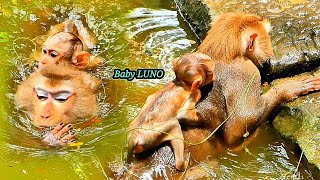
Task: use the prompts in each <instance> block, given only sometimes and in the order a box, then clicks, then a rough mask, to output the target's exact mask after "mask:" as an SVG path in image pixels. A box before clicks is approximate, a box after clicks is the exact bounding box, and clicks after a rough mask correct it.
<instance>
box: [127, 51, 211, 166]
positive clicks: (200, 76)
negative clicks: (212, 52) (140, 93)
mask: <svg viewBox="0 0 320 180" xmlns="http://www.w3.org/2000/svg"><path fill="white" fill-rule="evenodd" d="M173 67H174V71H175V73H176V79H175V80H173V81H171V82H169V83H168V84H166V85H165V86H164V87H163V88H162V89H160V90H159V91H157V92H156V93H154V94H152V95H150V96H149V97H148V98H147V101H146V103H145V104H144V106H143V107H142V109H141V111H140V113H139V115H138V116H137V117H136V118H135V119H134V120H133V121H132V122H131V124H130V127H129V129H130V131H129V136H128V142H129V143H128V144H129V147H128V149H129V150H128V159H131V158H132V156H133V154H139V153H142V152H144V151H146V150H150V149H152V148H156V147H157V146H159V145H160V144H162V143H163V142H166V141H170V143H171V145H172V148H173V151H174V154H175V161H176V162H175V165H176V168H177V169H178V170H183V169H184V168H185V161H184V155H183V151H184V141H183V135H182V132H181V127H180V124H179V121H178V120H177V118H176V116H177V114H178V112H179V111H182V112H193V111H191V110H189V109H194V108H195V104H196V103H197V102H198V101H199V99H200V97H201V92H200V90H199V88H200V87H202V86H204V85H206V84H209V83H212V82H213V81H214V80H215V73H214V71H213V69H214V62H213V60H211V58H210V57H208V56H206V55H204V54H200V53H191V54H187V55H184V56H182V57H181V58H177V59H175V60H174V61H173ZM186 109H187V110H188V111H186ZM180 116H181V117H180V119H184V118H185V116H188V117H189V116H191V117H192V116H194V114H186V113H182V114H181V115H180Z"/></svg>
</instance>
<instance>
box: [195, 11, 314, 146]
mask: <svg viewBox="0 0 320 180" xmlns="http://www.w3.org/2000/svg"><path fill="white" fill-rule="evenodd" d="M270 27H271V25H270V22H269V21H268V20H267V19H264V18H262V17H260V16H257V15H253V14H246V13H242V12H232V13H225V14H222V15H220V16H219V17H217V18H216V19H215V21H214V22H213V24H212V28H211V29H210V31H209V32H208V35H207V37H206V38H205V39H204V41H203V42H202V43H201V45H200V46H199V49H198V52H201V53H204V54H207V55H209V56H210V57H211V58H212V59H215V60H216V61H217V65H216V72H217V81H218V82H219V83H220V84H221V86H222V91H223V94H224V96H225V98H226V110H227V115H228V116H230V119H229V120H228V121H227V122H226V123H225V125H224V127H223V131H224V133H223V134H224V139H225V141H226V142H227V144H229V145H234V144H236V143H237V142H240V140H241V139H242V137H243V135H244V134H246V133H248V132H252V131H254V130H255V129H256V128H257V127H258V126H259V125H260V124H261V123H263V122H265V121H266V119H267V117H268V116H269V114H270V113H271V111H272V110H273V109H274V108H275V107H277V106H278V105H280V104H281V103H283V102H286V101H290V100H292V99H293V98H295V97H297V96H299V95H301V94H305V93H307V92H310V91H313V90H318V89H319V88H320V77H311V76H309V77H303V78H301V79H298V80H292V81H289V82H287V83H286V84H280V85H278V86H276V87H274V88H271V89H270V90H269V91H268V92H266V93H265V94H263V95H261V77H260V73H259V70H258V68H257V67H259V66H261V65H262V64H263V63H265V62H266V61H268V60H269V59H270V58H271V57H272V55H273V52H272V46H271V41H270V36H269V34H268V32H269V30H270ZM246 89H248V92H247V93H245V91H246ZM206 101H208V102H209V101H210V99H206Z"/></svg>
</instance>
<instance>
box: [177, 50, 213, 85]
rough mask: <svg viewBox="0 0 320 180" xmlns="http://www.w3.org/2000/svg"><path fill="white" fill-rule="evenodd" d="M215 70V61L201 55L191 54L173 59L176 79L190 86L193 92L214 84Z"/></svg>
mask: <svg viewBox="0 0 320 180" xmlns="http://www.w3.org/2000/svg"><path fill="white" fill-rule="evenodd" d="M214 68H215V63H214V61H213V60H212V59H211V58H210V57H209V56H207V55H205V54H201V53H190V54H186V55H183V56H181V57H180V58H175V59H173V70H174V72H175V74H176V79H177V80H178V81H181V82H183V83H184V84H186V85H187V86H189V87H190V88H191V90H195V89H199V88H200V87H202V86H204V85H206V84H209V83H211V82H213V81H214V80H215V79H216V75H215V72H214Z"/></svg>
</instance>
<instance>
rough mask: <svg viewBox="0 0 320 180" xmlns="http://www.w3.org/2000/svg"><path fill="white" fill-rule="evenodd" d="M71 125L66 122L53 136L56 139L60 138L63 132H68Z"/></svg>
mask: <svg viewBox="0 0 320 180" xmlns="http://www.w3.org/2000/svg"><path fill="white" fill-rule="evenodd" d="M71 127H72V125H71V124H68V125H66V126H64V127H63V128H62V129H61V130H60V131H58V132H57V133H56V134H55V135H54V136H55V137H56V138H57V139H60V137H61V136H62V135H63V134H65V133H66V132H68V131H69V130H70V129H71Z"/></svg>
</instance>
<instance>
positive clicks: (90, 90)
mask: <svg viewBox="0 0 320 180" xmlns="http://www.w3.org/2000/svg"><path fill="white" fill-rule="evenodd" d="M99 84H100V81H99V80H98V79H96V78H95V77H91V76H90V75H89V74H87V73H85V72H84V71H80V70H78V69H77V68H76V67H73V66H70V65H69V64H65V63H59V64H58V65H55V66H46V67H43V68H42V69H40V70H38V71H36V72H34V73H32V74H31V75H30V76H29V77H28V78H27V79H26V80H25V81H23V82H22V83H21V85H19V86H18V89H17V92H16V96H15V103H16V106H17V107H18V108H20V109H22V110H25V111H26V112H27V113H28V115H29V116H30V117H31V119H32V120H33V123H34V125H36V126H39V127H49V126H56V128H54V129H53V130H52V131H51V132H50V133H49V135H48V136H49V137H46V138H45V139H44V140H45V141H47V142H48V143H49V144H50V145H63V144H64V143H66V142H68V141H69V140H71V138H72V137H74V134H72V135H70V136H66V138H62V139H60V137H61V136H62V135H63V134H65V133H66V132H67V131H68V130H70V128H71V124H68V123H73V122H76V121H77V120H79V119H84V118H92V117H95V116H96V115H97V113H98V110H99V108H98V105H97V101H96V96H95V94H96V92H97V89H98V87H99ZM65 124H68V125H66V126H64V125H65ZM52 137H55V139H52Z"/></svg>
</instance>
